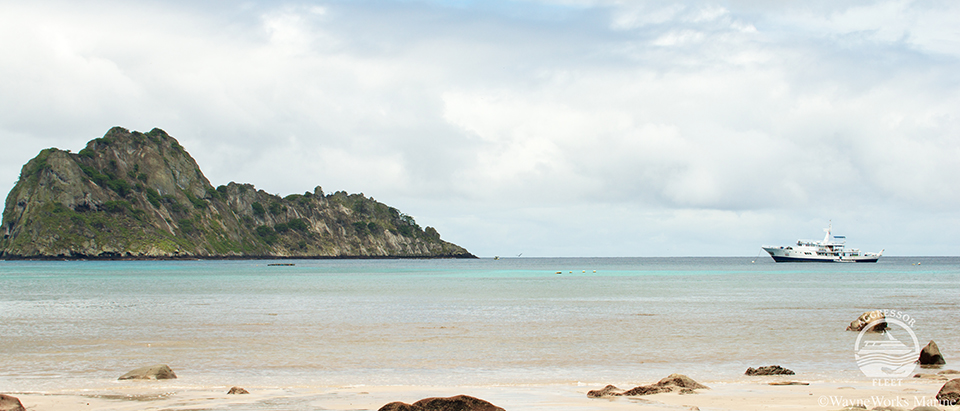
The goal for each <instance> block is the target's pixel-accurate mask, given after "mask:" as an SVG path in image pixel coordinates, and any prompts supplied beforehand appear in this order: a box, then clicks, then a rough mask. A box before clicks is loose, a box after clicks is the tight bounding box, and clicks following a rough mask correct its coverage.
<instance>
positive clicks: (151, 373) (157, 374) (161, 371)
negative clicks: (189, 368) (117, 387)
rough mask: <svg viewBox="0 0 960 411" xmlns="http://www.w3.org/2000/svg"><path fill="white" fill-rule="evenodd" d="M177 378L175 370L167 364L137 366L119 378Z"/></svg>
mask: <svg viewBox="0 0 960 411" xmlns="http://www.w3.org/2000/svg"><path fill="white" fill-rule="evenodd" d="M175 378H177V374H174V372H173V370H172V369H170V367H169V366H167V365H165V364H157V365H150V366H146V367H141V368H137V369H135V370H133V371H130V372H128V373H126V374H123V375H122V376H120V378H118V379H119V380H172V379H175Z"/></svg>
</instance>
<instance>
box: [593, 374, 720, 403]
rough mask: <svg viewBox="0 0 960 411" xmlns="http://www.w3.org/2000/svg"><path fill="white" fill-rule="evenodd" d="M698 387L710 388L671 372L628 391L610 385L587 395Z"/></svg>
mask: <svg viewBox="0 0 960 411" xmlns="http://www.w3.org/2000/svg"><path fill="white" fill-rule="evenodd" d="M696 389H710V387H707V386H706V385H703V384H700V383H698V382H696V381H694V380H693V379H692V378H690V377H687V376H686V375H683V374H670V375H669V376H667V377H666V378H664V379H662V380H660V381H658V382H657V383H656V384H650V385H641V386H638V387H634V388H632V389H629V390H627V391H620V389H619V388H617V387H615V386H613V385H608V386H606V387H604V388H603V389H600V390H593V391H590V392H587V397H590V398H602V397H620V396H627V397H630V396H636V395H651V394H659V393H662V392H673V391H679V392H680V393H681V394H689V393H693V392H694V391H693V390H696Z"/></svg>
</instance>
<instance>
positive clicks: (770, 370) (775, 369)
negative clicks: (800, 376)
mask: <svg viewBox="0 0 960 411" xmlns="http://www.w3.org/2000/svg"><path fill="white" fill-rule="evenodd" d="M743 374H744V375H794V374H796V373H795V372H793V370H788V369H786V368H783V367H781V366H779V365H767V366H764V367H759V368H753V367H749V368H747V372H745V373H743Z"/></svg>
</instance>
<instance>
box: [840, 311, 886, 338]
mask: <svg viewBox="0 0 960 411" xmlns="http://www.w3.org/2000/svg"><path fill="white" fill-rule="evenodd" d="M886 318H887V317H886V316H885V315H883V311H880V310H876V311H868V312H865V313H863V314H860V317H858V318H857V319H856V320H853V321H851V322H850V326H848V327H847V331H862V330H863V327H866V326H867V324H870V323H871V322H874V321H876V320H884V321H880V322H879V323H877V324H875V325H874V326H873V327H872V328H871V329H869V330H867V332H877V333H878V332H883V331H884V330H886V329H887V322H886V321H885V320H886Z"/></svg>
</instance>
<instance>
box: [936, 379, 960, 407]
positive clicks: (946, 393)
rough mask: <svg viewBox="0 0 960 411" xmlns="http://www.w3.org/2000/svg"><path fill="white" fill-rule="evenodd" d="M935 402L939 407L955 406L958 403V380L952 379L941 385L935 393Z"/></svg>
mask: <svg viewBox="0 0 960 411" xmlns="http://www.w3.org/2000/svg"><path fill="white" fill-rule="evenodd" d="M937 401H939V402H940V404H941V405H956V404H957V403H960V378H954V379H952V380H950V381H947V382H946V383H945V384H943V387H940V391H939V392H937Z"/></svg>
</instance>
